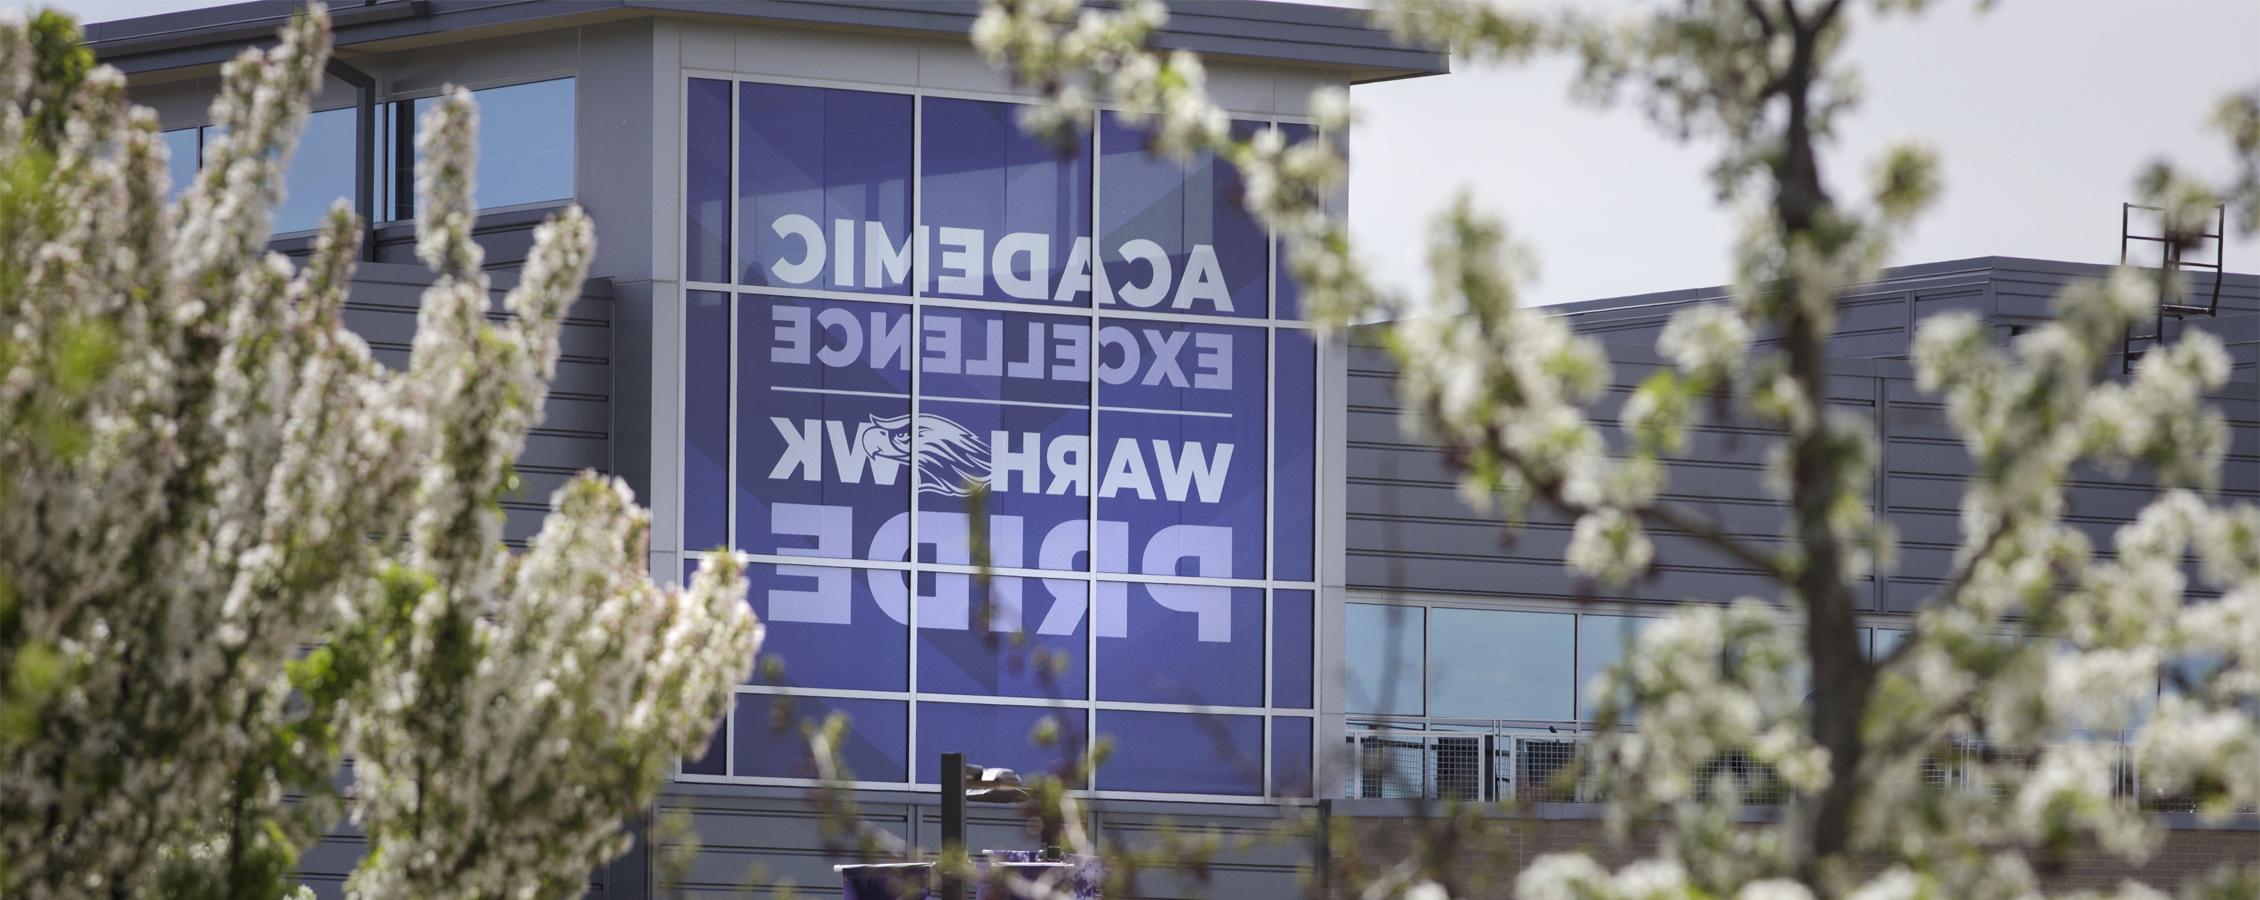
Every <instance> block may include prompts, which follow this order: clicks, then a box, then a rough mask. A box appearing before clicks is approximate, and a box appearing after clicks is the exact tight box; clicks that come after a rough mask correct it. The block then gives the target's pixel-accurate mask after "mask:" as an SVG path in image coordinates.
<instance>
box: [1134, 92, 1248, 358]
mask: <svg viewBox="0 0 2260 900" xmlns="http://www.w3.org/2000/svg"><path fill="white" fill-rule="evenodd" d="M1099 119H1100V123H1099V152H1100V153H1102V154H1104V155H1105V160H1104V162H1103V164H1102V165H1101V166H1100V167H1099V197H1100V199H1099V229H1100V239H1099V245H1100V247H1101V249H1102V251H1103V253H1102V256H1103V257H1104V259H1103V261H1102V265H1101V266H1100V269H1101V273H1100V274H1101V279H1102V281H1103V282H1104V284H1102V285H1101V287H1100V289H1099V305H1100V306H1119V307H1129V308H1136V309H1151V310H1159V311H1164V312H1177V313H1195V314H1203V315H1224V316H1253V317H1258V318H1260V317H1262V316H1264V315H1265V314H1266V313H1268V312H1269V311H1270V298H1269V297H1268V296H1266V295H1267V294H1268V293H1269V284H1270V268H1271V244H1270V240H1269V238H1268V237H1267V236H1266V235H1265V234H1264V231H1263V229H1262V227H1261V226H1259V225H1257V224H1256V222H1255V220H1254V219H1253V218H1252V217H1250V216H1249V215H1248V213H1247V210H1245V209H1243V208H1242V207H1241V195H1242V193H1243V191H1242V189H1241V186H1240V176H1239V173H1238V171H1237V170H1235V169H1233V168H1232V166H1231V165H1229V164H1227V163H1224V162H1222V161H1220V160H1218V159H1217V158H1216V156H1215V154H1213V153H1210V152H1207V151H1202V152H1200V153H1199V154H1197V155H1195V156H1194V157H1193V158H1192V159H1190V160H1188V161H1186V162H1182V163H1180V162H1178V161H1176V160H1172V159H1168V158H1164V157H1156V156H1154V155H1152V154H1150V153H1147V152H1146V142H1147V132H1146V129H1145V128H1144V127H1133V126H1130V125H1128V124H1125V123H1124V122H1122V121H1121V120H1120V118H1118V117H1117V116H1115V115H1114V114H1113V113H1106V114H1103V115H1101V116H1100V117H1099ZM1261 127H1264V126H1262V125H1259V124H1255V123H1245V122H1240V123H1234V126H1233V130H1234V131H1235V132H1237V133H1238V134H1240V135H1242V136H1247V135H1251V134H1253V133H1254V131H1255V130H1256V129H1258V128H1261Z"/></svg>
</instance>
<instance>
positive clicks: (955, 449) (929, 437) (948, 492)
mask: <svg viewBox="0 0 2260 900" xmlns="http://www.w3.org/2000/svg"><path fill="white" fill-rule="evenodd" d="M910 420H911V417H910V416H908V415H901V416H887V417H884V418H882V417H879V416H871V417H869V418H868V419H867V420H865V421H864V423H863V424H861V425H858V426H856V430H855V443H856V446H857V447H859V448H861V449H862V450H863V452H865V453H868V454H870V455H871V456H872V457H873V458H875V459H884V460H890V461H892V462H894V463H895V464H897V465H901V464H904V463H908V462H909V461H910V452H911V451H910V448H911V443H912V441H911V435H910ZM918 434H919V435H920V440H919V441H918V442H917V443H918V475H919V478H918V491H919V493H924V494H940V495H942V496H944V497H966V496H971V495H972V494H973V493H974V492H976V491H983V490H987V489H988V487H989V442H987V441H984V440H982V439H980V438H979V437H977V436H975V435H974V434H973V432H972V431H971V430H969V429H967V428H966V427H965V426H963V425H960V424H958V423H957V421H956V420H955V419H951V418H949V417H947V416H938V415H935V414H933V413H920V414H918Z"/></svg>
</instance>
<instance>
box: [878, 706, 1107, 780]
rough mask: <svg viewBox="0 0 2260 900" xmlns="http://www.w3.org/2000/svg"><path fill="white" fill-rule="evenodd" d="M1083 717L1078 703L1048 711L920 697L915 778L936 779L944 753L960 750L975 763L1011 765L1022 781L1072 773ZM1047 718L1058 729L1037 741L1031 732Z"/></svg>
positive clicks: (1083, 740) (1077, 757)
mask: <svg viewBox="0 0 2260 900" xmlns="http://www.w3.org/2000/svg"><path fill="white" fill-rule="evenodd" d="M1083 715H1084V712H1083V709H1082V707H1080V706H1077V707H1070V708H1066V709H1052V708H1049V707H1042V706H987V705H983V704H975V703H937V702H935V701H932V700H926V701H921V702H920V703H919V704H918V746H919V748H920V750H919V758H918V760H917V768H918V782H919V783H920V784H937V783H939V782H940V780H941V779H940V774H941V773H940V772H939V771H937V770H936V769H935V765H936V763H937V762H938V761H939V758H940V756H941V754H944V753H963V754H965V761H966V762H969V763H972V764H974V765H978V766H987V767H1001V768H1006V769H1011V770H1013V771H1014V772H1018V773H1020V777H1021V778H1022V779H1023V780H1025V779H1027V778H1028V777H1030V776H1032V775H1036V774H1039V773H1044V772H1049V773H1051V774H1053V775H1058V776H1060V777H1063V778H1064V777H1067V776H1069V775H1072V774H1074V771H1075V768H1076V766H1077V764H1078V763H1080V762H1081V761H1082V758H1083V747H1084V745H1085V744H1088V743H1089V740H1088V738H1087V737H1086V736H1085V734H1084V731H1083ZM1047 719H1049V720H1050V721H1051V722H1052V723H1053V724H1054V725H1056V726H1057V727H1058V730H1057V739H1056V740H1055V741H1054V742H1052V743H1050V744H1048V745H1039V744H1037V743H1036V742H1035V732H1036V729H1037V726H1038V725H1039V724H1040V723H1042V722H1044V721H1045V720H1047Z"/></svg>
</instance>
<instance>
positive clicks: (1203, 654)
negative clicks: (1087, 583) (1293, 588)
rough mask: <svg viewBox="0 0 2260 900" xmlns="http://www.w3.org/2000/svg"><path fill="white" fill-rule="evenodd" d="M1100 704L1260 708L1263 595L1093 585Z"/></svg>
mask: <svg viewBox="0 0 2260 900" xmlns="http://www.w3.org/2000/svg"><path fill="white" fill-rule="evenodd" d="M1097 616H1098V626H1097V627H1098V629H1099V665H1098V671H1099V699H1101V700H1120V701H1126V702H1132V703H1181V704H1191V705H1200V706H1262V705H1263V632H1264V629H1263V591H1262V590H1261V589H1259V588H1232V587H1215V586H1209V585H1189V584H1114V583H1103V584H1100V585H1099V602H1098V612H1097Z"/></svg>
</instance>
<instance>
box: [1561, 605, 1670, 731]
mask: <svg viewBox="0 0 2260 900" xmlns="http://www.w3.org/2000/svg"><path fill="white" fill-rule="evenodd" d="M1655 622H1656V620H1655V619H1649V618H1642V617H1638V616H1583V617H1580V619H1579V623H1580V630H1579V631H1578V633H1577V715H1578V717H1579V718H1581V719H1591V718H1592V717H1593V713H1594V711H1595V710H1596V709H1598V708H1599V707H1600V702H1599V701H1600V695H1599V694H1597V693H1595V692H1594V688H1593V679H1595V678H1599V677H1601V673H1602V672H1606V671H1608V669H1609V667H1610V666H1613V665H1616V664H1617V660H1620V659H1623V658H1624V651H1625V650H1626V649H1627V648H1629V647H1631V646H1632V642H1633V641H1636V640H1639V638H1640V633H1641V632H1642V631H1646V630H1647V629H1648V626H1649V625H1652V624H1655Z"/></svg>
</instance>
